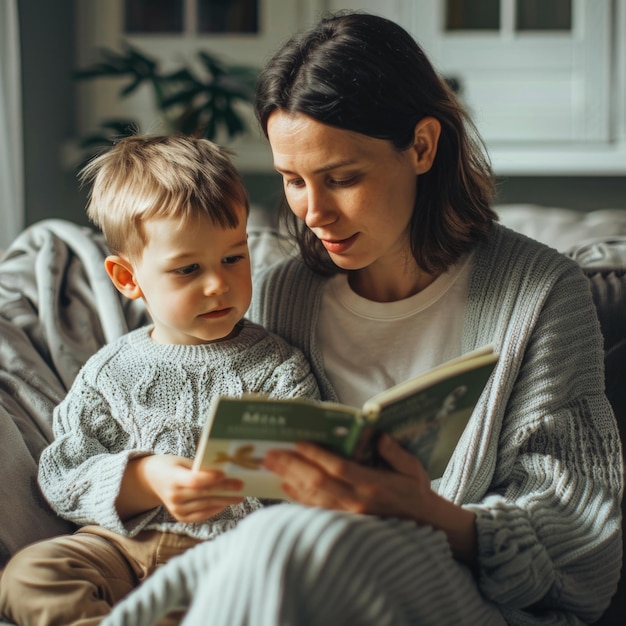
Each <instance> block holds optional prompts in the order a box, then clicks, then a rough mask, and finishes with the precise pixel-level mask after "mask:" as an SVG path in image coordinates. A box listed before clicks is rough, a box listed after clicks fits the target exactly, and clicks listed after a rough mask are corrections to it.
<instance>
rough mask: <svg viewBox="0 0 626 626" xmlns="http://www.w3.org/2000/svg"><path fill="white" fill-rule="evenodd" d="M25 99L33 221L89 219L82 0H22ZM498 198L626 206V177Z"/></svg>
mask: <svg viewBox="0 0 626 626" xmlns="http://www.w3.org/2000/svg"><path fill="white" fill-rule="evenodd" d="M19 10H20V20H21V33H20V34H21V41H22V68H23V103H24V126H25V128H24V142H25V177H26V181H25V186H26V198H25V200H26V223H27V224H32V223H33V222H35V221H38V220H40V219H45V218H50V217H59V218H64V219H70V220H73V221H77V222H79V223H87V222H86V219H85V217H84V193H83V192H81V191H80V190H79V188H78V184H77V180H76V172H75V171H74V170H73V169H72V168H71V167H69V166H68V165H67V164H63V159H62V151H63V149H64V146H67V144H68V143H69V142H70V141H71V140H73V139H75V128H74V120H75V93H74V92H75V88H76V84H75V83H74V82H73V80H72V78H71V73H72V70H73V69H74V41H75V24H74V15H75V11H74V0H55V1H54V2H50V0H20V2H19ZM245 180H246V183H247V185H248V187H249V190H250V195H251V198H252V201H253V202H254V203H257V204H261V205H264V206H267V207H269V208H272V207H273V206H275V204H276V203H277V202H278V198H279V196H280V180H279V178H278V177H277V176H276V175H274V174H269V173H268V174H246V175H245ZM498 200H499V201H500V202H503V203H510V202H523V203H525V202H530V203H536V204H545V205H547V206H567V207H571V208H574V209H580V210H585V209H592V208H606V207H612V208H616V207H622V208H626V177H607V178H597V177H580V176H577V177H572V178H568V177H542V176H537V177H510V176H509V177H506V178H502V179H500V180H499V197H498Z"/></svg>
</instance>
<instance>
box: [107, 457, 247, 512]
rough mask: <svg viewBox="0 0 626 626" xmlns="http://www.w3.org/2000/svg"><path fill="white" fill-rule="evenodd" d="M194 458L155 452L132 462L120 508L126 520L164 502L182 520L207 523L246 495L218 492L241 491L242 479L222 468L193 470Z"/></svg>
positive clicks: (126, 475) (117, 504) (119, 503)
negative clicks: (206, 521) (229, 475)
mask: <svg viewBox="0 0 626 626" xmlns="http://www.w3.org/2000/svg"><path fill="white" fill-rule="evenodd" d="M192 463H193V462H192V461H191V460H190V459H185V458H183V457H179V456H174V455H172V454H155V455H150V456H144V457H141V458H138V459H133V460H131V461H130V462H129V463H128V466H127V468H126V472H125V473H124V478H123V479H122V486H121V489H120V494H119V496H118V498H117V501H116V507H117V511H118V514H119V516H120V518H121V519H123V520H125V519H128V518H130V517H133V516H135V515H138V514H139V513H142V512H144V511H147V510H149V509H151V508H154V507H155V506H159V505H161V504H162V505H163V506H164V507H165V508H166V509H167V510H168V511H169V512H170V513H171V514H172V515H173V516H174V518H175V519H177V520H178V521H179V522H184V523H192V522H203V521H204V520H207V519H209V518H210V517H212V516H213V515H216V514H217V513H219V512H220V511H222V510H223V509H225V508H226V507H227V506H229V505H231V504H239V503H240V502H241V501H242V500H243V498H242V497H240V496H231V495H216V493H215V492H216V491H217V492H223V491H239V490H240V489H242V488H243V483H242V482H241V481H240V480H236V479H232V478H226V477H225V476H224V473H223V472H220V471H218V470H202V471H193V470H192V469H191V467H192Z"/></svg>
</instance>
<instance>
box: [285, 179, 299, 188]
mask: <svg viewBox="0 0 626 626" xmlns="http://www.w3.org/2000/svg"><path fill="white" fill-rule="evenodd" d="M284 181H285V186H286V187H295V188H296V189H297V188H299V187H303V186H304V181H303V180H302V179H301V178H292V179H291V180H287V179H284Z"/></svg>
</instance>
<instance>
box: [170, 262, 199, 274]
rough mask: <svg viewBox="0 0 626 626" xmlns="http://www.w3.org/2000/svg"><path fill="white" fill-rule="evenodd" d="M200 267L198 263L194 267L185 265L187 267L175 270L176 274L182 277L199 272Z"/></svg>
mask: <svg viewBox="0 0 626 626" xmlns="http://www.w3.org/2000/svg"><path fill="white" fill-rule="evenodd" d="M199 267H200V266H199V265H198V264H197V263H193V264H192V265H185V267H179V268H178V269H176V270H174V273H175V274H179V275H180V276H188V275H189V274H193V272H195V271H197V270H198V268H199Z"/></svg>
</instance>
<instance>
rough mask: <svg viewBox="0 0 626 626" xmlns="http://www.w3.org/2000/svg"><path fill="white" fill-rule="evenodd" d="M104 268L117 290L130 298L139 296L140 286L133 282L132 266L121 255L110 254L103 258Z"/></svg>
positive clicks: (134, 298) (133, 298) (140, 294)
mask: <svg viewBox="0 0 626 626" xmlns="http://www.w3.org/2000/svg"><path fill="white" fill-rule="evenodd" d="M104 269H105V270H106V273H107V274H108V275H109V278H110V279H111V281H112V282H113V284H114V285H115V286H116V287H117V289H118V291H119V292H120V293H122V294H124V295H125V296H126V297H127V298H129V299H130V300H136V299H137V298H141V296H142V293H141V288H140V287H139V285H138V284H137V283H136V282H135V273H134V270H133V266H132V265H131V263H130V262H129V261H127V260H126V259H124V258H122V257H121V256H117V255H111V256H108V257H107V258H106V259H104Z"/></svg>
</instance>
